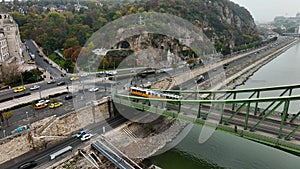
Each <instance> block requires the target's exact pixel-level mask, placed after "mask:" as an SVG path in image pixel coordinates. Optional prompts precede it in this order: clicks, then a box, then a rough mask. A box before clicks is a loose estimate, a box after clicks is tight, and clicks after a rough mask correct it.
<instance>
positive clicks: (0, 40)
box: [0, 29, 9, 64]
mask: <svg viewBox="0 0 300 169" xmlns="http://www.w3.org/2000/svg"><path fill="white" fill-rule="evenodd" d="M7 60H9V52H8V45H7V40H6V37H5V35H4V31H3V29H0V64H2V63H4V62H5V61H7Z"/></svg>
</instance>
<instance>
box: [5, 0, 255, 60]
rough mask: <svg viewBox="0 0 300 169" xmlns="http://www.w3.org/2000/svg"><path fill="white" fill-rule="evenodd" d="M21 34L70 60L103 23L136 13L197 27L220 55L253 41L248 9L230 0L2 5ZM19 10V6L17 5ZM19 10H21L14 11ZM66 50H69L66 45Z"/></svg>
mask: <svg viewBox="0 0 300 169" xmlns="http://www.w3.org/2000/svg"><path fill="white" fill-rule="evenodd" d="M6 7H7V9H8V10H11V11H14V12H11V15H12V16H13V17H14V19H15V20H16V21H17V23H18V24H19V28H20V30H21V36H22V38H24V39H25V38H27V39H29V38H30V39H34V40H35V41H36V42H37V43H38V44H39V45H41V46H42V47H43V48H44V49H47V50H48V51H47V52H48V53H52V52H53V51H54V50H56V49H61V48H64V49H66V51H67V52H65V53H64V54H65V57H66V58H68V59H71V60H76V56H77V55H78V50H77V49H80V48H78V46H83V45H84V44H85V42H86V40H87V39H88V38H89V37H90V36H91V35H92V34H93V33H94V32H96V31H97V30H99V29H100V28H101V27H103V26H104V25H106V24H107V23H109V22H111V21H113V20H116V19H118V18H120V17H122V16H125V15H130V14H133V13H142V12H149V11H155V12H161V13H169V14H173V15H176V16H179V17H182V18H184V19H186V20H188V21H190V22H191V23H193V24H195V25H196V26H198V27H199V28H201V29H202V30H203V31H204V33H205V34H206V35H207V36H208V37H209V39H211V40H212V41H213V42H214V43H215V46H216V49H217V51H222V53H223V54H227V53H230V51H231V50H232V49H233V48H235V47H238V46H240V45H244V44H249V43H252V42H255V41H258V40H259V37H258V35H257V32H256V26H255V23H254V21H253V18H252V16H251V15H250V13H249V12H248V11H247V10H246V9H245V8H243V7H240V6H238V5H237V4H234V3H233V2H231V1H230V0H101V1H100V0H82V1H81V0H80V6H78V5H77V1H73V0H64V1H62V0H43V1H35V2H32V1H30V3H27V2H24V3H21V2H20V3H18V4H13V5H10V6H9V5H8V6H6ZM20 9H22V10H20ZM20 11H23V12H24V14H22V13H20ZM68 49H69V50H68Z"/></svg>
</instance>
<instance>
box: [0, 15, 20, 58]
mask: <svg viewBox="0 0 300 169" xmlns="http://www.w3.org/2000/svg"><path fill="white" fill-rule="evenodd" d="M0 30H1V32H2V39H3V40H2V41H3V45H4V44H6V46H7V49H8V53H9V55H8V56H7V55H5V56H4V57H3V56H2V58H3V59H4V60H2V62H5V63H7V64H10V63H19V62H21V61H22V60H23V59H22V58H23V55H22V52H23V50H22V42H21V38H20V33H19V27H18V24H17V23H16V22H15V21H14V20H13V18H12V17H11V16H10V15H9V14H1V13H0ZM4 39H6V43H4ZM3 48H4V47H3Z"/></svg>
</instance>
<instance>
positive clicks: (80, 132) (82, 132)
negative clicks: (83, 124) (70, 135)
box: [76, 130, 86, 138]
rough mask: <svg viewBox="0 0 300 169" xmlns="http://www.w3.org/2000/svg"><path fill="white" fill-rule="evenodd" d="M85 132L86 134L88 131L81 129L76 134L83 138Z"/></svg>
mask: <svg viewBox="0 0 300 169" xmlns="http://www.w3.org/2000/svg"><path fill="white" fill-rule="evenodd" d="M85 134H86V131H85V130H81V131H79V133H77V134H76V137H77V138H81V137H82V136H83V135H85Z"/></svg>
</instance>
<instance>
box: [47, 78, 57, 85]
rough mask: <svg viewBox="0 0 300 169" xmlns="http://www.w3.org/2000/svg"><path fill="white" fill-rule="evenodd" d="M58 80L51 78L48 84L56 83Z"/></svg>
mask: <svg viewBox="0 0 300 169" xmlns="http://www.w3.org/2000/svg"><path fill="white" fill-rule="evenodd" d="M55 82H56V81H55V80H54V79H53V80H50V81H48V82H47V84H52V83H55Z"/></svg>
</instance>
